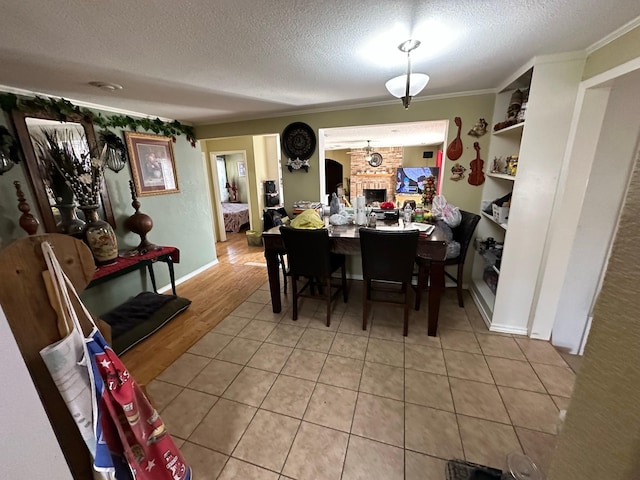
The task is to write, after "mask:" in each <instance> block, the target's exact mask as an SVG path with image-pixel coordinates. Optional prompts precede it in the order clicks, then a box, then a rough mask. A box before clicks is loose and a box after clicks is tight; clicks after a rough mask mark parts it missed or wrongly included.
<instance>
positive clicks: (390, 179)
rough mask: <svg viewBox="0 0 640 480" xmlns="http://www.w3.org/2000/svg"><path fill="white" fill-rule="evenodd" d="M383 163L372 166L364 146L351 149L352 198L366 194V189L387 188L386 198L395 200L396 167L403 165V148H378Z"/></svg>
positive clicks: (390, 200) (391, 200)
mask: <svg viewBox="0 0 640 480" xmlns="http://www.w3.org/2000/svg"><path fill="white" fill-rule="evenodd" d="M375 151H376V152H378V153H379V154H380V155H382V165H380V166H379V167H372V166H371V165H369V163H368V162H367V161H366V160H365V151H364V148H357V149H352V150H351V192H350V193H351V199H352V200H353V199H355V198H356V197H357V196H360V195H365V190H385V191H386V200H387V201H389V202H393V201H394V200H395V190H396V169H397V168H398V167H401V166H402V157H403V148H402V147H384V148H376V149H375Z"/></svg>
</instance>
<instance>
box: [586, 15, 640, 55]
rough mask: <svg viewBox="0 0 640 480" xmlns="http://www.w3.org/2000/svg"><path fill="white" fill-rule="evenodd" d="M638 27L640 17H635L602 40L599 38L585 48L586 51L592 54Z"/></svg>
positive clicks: (639, 25)
mask: <svg viewBox="0 0 640 480" xmlns="http://www.w3.org/2000/svg"><path fill="white" fill-rule="evenodd" d="M637 27H640V17H636V18H634V19H633V20H631V21H630V22H628V23H625V24H624V25H623V26H621V27H620V28H618V29H617V30H614V31H613V32H611V33H610V34H609V35H607V36H605V37H603V38H601V39H600V40H598V41H597V42H595V43H594V44H592V45H589V46H588V47H587V48H585V51H586V52H587V54H588V55H591V54H592V53H593V52H595V51H596V50H599V49H600V48H602V47H604V46H605V45H607V44H609V43H611V42H613V41H614V40H617V39H618V38H620V37H621V36H623V35H624V34H626V33H629V32H630V31H631V30H633V29H635V28H637Z"/></svg>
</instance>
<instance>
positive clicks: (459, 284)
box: [456, 263, 464, 308]
mask: <svg viewBox="0 0 640 480" xmlns="http://www.w3.org/2000/svg"><path fill="white" fill-rule="evenodd" d="M463 271H464V263H459V264H458V276H457V278H456V289H457V290H458V306H459V307H460V308H464V300H463V298H462V279H463V278H464V277H463V276H462V274H463Z"/></svg>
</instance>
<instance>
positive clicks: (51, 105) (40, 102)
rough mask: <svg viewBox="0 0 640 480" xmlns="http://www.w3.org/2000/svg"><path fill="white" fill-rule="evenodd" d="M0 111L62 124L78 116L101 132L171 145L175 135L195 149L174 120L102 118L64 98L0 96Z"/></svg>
mask: <svg viewBox="0 0 640 480" xmlns="http://www.w3.org/2000/svg"><path fill="white" fill-rule="evenodd" d="M0 108H2V110H4V111H5V112H11V111H12V110H19V111H21V112H25V113H33V112H42V111H44V112H47V113H48V114H49V115H51V116H52V117H53V118H55V119H56V120H59V121H61V122H66V121H67V118H68V117H69V116H71V115H80V116H82V117H83V118H85V119H86V120H88V121H90V122H92V123H93V124H94V125H97V126H98V127H102V128H109V127H111V128H124V129H129V130H132V131H134V132H135V131H137V130H138V129H142V130H147V131H151V132H153V133H155V134H158V135H160V134H161V135H164V136H165V137H171V139H172V140H173V141H174V142H175V141H176V136H177V135H184V136H185V137H186V139H187V141H188V142H189V143H191V146H192V147H194V148H195V146H196V138H195V131H194V129H193V127H192V126H191V125H183V124H182V123H180V122H179V121H177V120H174V121H172V122H163V121H162V120H160V119H159V118H155V119H152V118H134V117H131V116H129V115H109V116H106V115H102V114H101V113H94V112H93V111H92V110H89V109H88V108H81V107H78V106H77V105H74V104H73V103H71V102H70V101H69V100H65V99H64V98H48V97H33V98H24V97H18V96H17V95H15V94H13V93H0Z"/></svg>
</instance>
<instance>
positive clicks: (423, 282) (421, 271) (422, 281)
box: [416, 264, 428, 310]
mask: <svg viewBox="0 0 640 480" xmlns="http://www.w3.org/2000/svg"><path fill="white" fill-rule="evenodd" d="M427 278H428V277H427V274H426V267H425V266H424V265H422V264H419V266H418V286H417V287H416V310H420V303H421V301H422V290H424V289H425V288H426V286H427Z"/></svg>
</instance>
